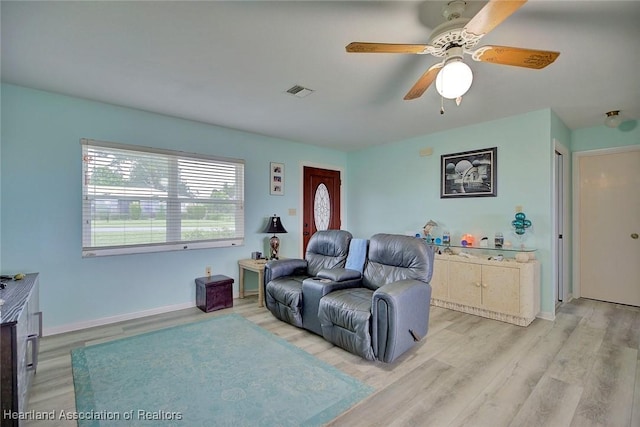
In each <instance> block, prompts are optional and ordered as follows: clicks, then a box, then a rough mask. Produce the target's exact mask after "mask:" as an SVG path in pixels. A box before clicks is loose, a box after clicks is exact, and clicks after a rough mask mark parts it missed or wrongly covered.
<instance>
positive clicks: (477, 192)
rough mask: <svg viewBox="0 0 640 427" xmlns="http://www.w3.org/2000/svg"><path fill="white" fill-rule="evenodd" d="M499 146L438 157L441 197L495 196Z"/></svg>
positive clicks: (496, 191) (496, 192) (496, 193)
mask: <svg viewBox="0 0 640 427" xmlns="http://www.w3.org/2000/svg"><path fill="white" fill-rule="evenodd" d="M497 156H498V148H497V147H493V148H486V149H483V150H474V151H465V152H462V153H453V154H443V155H442V156H440V158H441V161H440V198H441V199H449V198H456V197H496V196H497V195H498V189H497V184H498V180H497V176H498V175H497V172H498V170H497V164H498V162H497V160H498V158H497Z"/></svg>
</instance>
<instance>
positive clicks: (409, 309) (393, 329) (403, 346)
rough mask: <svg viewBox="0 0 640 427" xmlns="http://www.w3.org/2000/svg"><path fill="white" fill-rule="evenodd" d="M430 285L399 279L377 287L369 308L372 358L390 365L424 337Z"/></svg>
mask: <svg viewBox="0 0 640 427" xmlns="http://www.w3.org/2000/svg"><path fill="white" fill-rule="evenodd" d="M430 303H431V285H429V284H428V283H425V282H422V281H420V280H411V279H407V280H399V281H397V282H393V283H389V284H387V285H384V286H382V287H380V288H378V289H377V290H376V291H375V292H374V293H373V301H372V306H371V314H372V331H371V340H372V347H373V350H374V353H375V354H376V358H377V359H378V360H380V361H382V362H387V363H389V362H392V361H393V360H394V359H395V358H396V357H398V356H400V355H401V354H403V353H404V352H405V351H407V350H408V349H410V348H411V347H413V346H414V345H415V344H416V341H418V340H420V339H422V338H424V337H425V336H426V335H427V330H428V327H429V310H430Z"/></svg>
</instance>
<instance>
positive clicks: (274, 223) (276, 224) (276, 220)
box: [263, 214, 287, 259]
mask: <svg viewBox="0 0 640 427" xmlns="http://www.w3.org/2000/svg"><path fill="white" fill-rule="evenodd" d="M286 232H287V230H285V229H284V227H283V226H282V222H281V221H280V217H279V216H276V214H273V216H272V217H271V218H269V222H268V223H267V227H266V228H265V229H264V231H263V233H270V234H271V233H273V237H271V238H270V239H269V247H270V248H271V251H270V257H269V258H270V259H278V250H279V249H280V239H279V238H278V236H276V234H278V233H286Z"/></svg>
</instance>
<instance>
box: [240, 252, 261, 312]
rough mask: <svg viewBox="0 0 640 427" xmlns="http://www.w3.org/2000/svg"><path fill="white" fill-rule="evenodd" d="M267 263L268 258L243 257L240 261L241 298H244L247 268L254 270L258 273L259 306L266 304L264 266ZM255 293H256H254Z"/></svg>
mask: <svg viewBox="0 0 640 427" xmlns="http://www.w3.org/2000/svg"><path fill="white" fill-rule="evenodd" d="M266 263H267V260H266V259H241V260H240V261H238V270H239V273H240V274H239V279H240V280H239V282H238V293H239V294H240V295H239V296H240V298H244V295H245V292H244V272H245V270H249V271H254V272H256V273H258V307H263V306H264V293H263V292H264V283H262V282H264V266H265V264H266ZM252 295H254V294H252Z"/></svg>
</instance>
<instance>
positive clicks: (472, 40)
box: [428, 18, 482, 57]
mask: <svg viewBox="0 0 640 427" xmlns="http://www.w3.org/2000/svg"><path fill="white" fill-rule="evenodd" d="M468 22H469V19H468V18H456V19H452V20H450V21H447V22H444V23H442V24H440V25H438V26H437V27H436V28H435V29H434V30H433V32H432V33H431V37H430V38H429V42H428V44H429V45H430V46H432V47H433V49H430V51H429V52H428V53H430V54H431V55H433V56H438V57H444V56H447V51H448V50H449V48H451V47H454V46H459V47H462V48H463V51H464V50H469V49H471V48H472V47H474V46H475V45H477V44H478V42H479V41H480V39H481V38H482V36H477V35H474V34H469V33H467V32H466V31H464V27H465V25H467V23H468Z"/></svg>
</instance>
